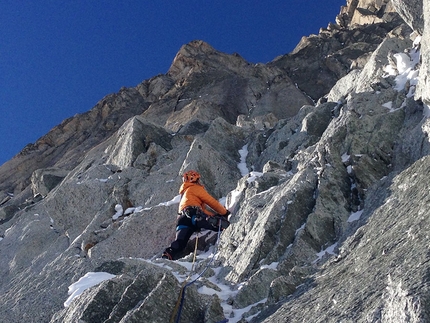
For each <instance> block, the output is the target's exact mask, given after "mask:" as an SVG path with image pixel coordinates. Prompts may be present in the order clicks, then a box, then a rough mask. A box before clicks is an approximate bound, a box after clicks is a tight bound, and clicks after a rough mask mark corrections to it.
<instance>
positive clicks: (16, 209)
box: [0, 1, 430, 323]
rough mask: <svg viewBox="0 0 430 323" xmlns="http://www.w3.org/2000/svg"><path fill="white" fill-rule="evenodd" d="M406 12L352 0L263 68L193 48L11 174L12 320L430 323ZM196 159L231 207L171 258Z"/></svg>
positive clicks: (411, 37) (2, 232) (5, 303)
mask: <svg viewBox="0 0 430 323" xmlns="http://www.w3.org/2000/svg"><path fill="white" fill-rule="evenodd" d="M397 2H399V1H397ZM408 7H409V6H408V5H405V7H404V8H405V9H404V10H412V9H406V8H408ZM393 8H398V4H396V5H393V3H392V2H389V1H349V2H348V4H347V6H346V7H344V8H342V9H341V14H340V15H339V16H338V20H339V23H338V24H337V25H334V24H331V25H329V27H328V28H327V29H322V30H321V32H320V34H319V35H314V36H310V37H307V38H304V39H303V40H302V41H301V42H300V44H298V46H297V48H296V49H295V51H293V52H292V53H290V54H288V55H285V56H283V57H279V58H277V59H275V60H274V61H273V62H271V63H269V64H267V65H261V64H258V65H253V64H249V63H247V62H246V61H244V60H243V59H242V58H241V57H240V56H239V55H237V54H233V55H229V54H225V53H221V52H219V51H216V50H215V49H214V48H212V47H211V46H210V45H208V44H206V43H204V42H202V41H193V42H191V43H189V44H186V45H184V46H183V47H182V48H181V49H180V50H179V52H178V54H177V56H176V57H175V59H174V60H173V63H172V66H171V67H170V69H169V71H168V73H166V74H165V75H158V76H155V77H153V78H152V79H150V80H146V81H144V82H142V83H141V84H139V85H138V86H136V87H135V88H132V89H122V90H121V91H120V92H119V93H118V94H114V95H110V96H107V97H106V98H105V99H103V100H102V101H100V102H99V103H98V104H97V105H96V107H94V108H93V109H92V110H91V111H89V112H88V113H85V114H82V115H78V116H75V117H73V118H71V119H68V120H66V121H64V122H63V123H62V124H61V125H59V126H57V127H55V128H54V129H53V130H52V131H51V132H50V133H48V134H47V135H46V136H44V137H42V138H41V139H40V140H38V141H37V142H36V143H35V144H34V145H32V146H29V147H27V148H26V149H25V150H23V152H22V153H21V154H20V155H18V156H16V157H15V158H14V159H12V160H11V161H9V162H8V163H6V164H5V165H3V166H2V167H1V168H0V179H2V180H3V182H2V184H0V185H1V186H0V188H1V192H2V194H4V197H3V198H2V200H1V202H0V255H1V259H2V262H1V263H0V313H1V316H2V317H4V318H7V321H8V322H11V323H14V322H23V321H26V322H64V323H67V322H78V321H79V322H91V323H97V322H105V323H106V322H112V323H113V322H123V323H125V322H168V321H170V320H172V318H175V317H177V316H178V315H181V317H180V319H179V321H180V322H196V323H197V322H205V323H207V322H216V323H218V322H222V321H224V322H225V319H229V320H230V321H231V322H252V323H257V322H339V321H345V322H375V323H376V322H426V321H428V320H429V313H428V306H427V303H428V302H429V293H428V290H429V280H428V274H427V272H428V265H427V263H428V260H429V259H428V251H427V244H428V243H427V242H428V241H427V240H428V236H429V234H430V233H429V232H428V231H429V230H428V228H429V227H430V226H429V225H428V223H427V221H428V220H427V216H426V215H427V205H428V203H429V200H428V197H427V195H428V194H426V193H427V191H428V188H427V186H428V185H427V182H428V180H427V173H428V172H429V167H430V159H429V155H430V142H429V140H428V137H429V133H430V122H429V119H428V118H427V116H428V115H427V111H428V106H427V103H428V98H427V95H428V92H429V91H428V82H427V71H428V68H429V64H428V62H427V60H428V53H427V52H423V48H427V47H428V35H426V32H425V30H427V29H426V28H424V32H423V35H422V38H421V42H420V37H419V30H418V27H415V22H414V21H415V20H414V18H410V19H409V18H408V17H409V16H410V15H408V14H405V13H402V14H400V16H402V17H403V19H405V20H406V21H403V19H401V18H400V16H399V15H398V14H396V13H394V11H392V10H393ZM427 18H428V5H427V4H425V3H424V22H425V24H426V23H427V22H428V19H427ZM340 21H341V22H340ZM362 23H365V25H362ZM318 46H320V48H318V51H317V47H318ZM426 46H427V47H426ZM320 53H324V55H322V56H321V55H320ZM419 58H421V60H420V59H419ZM293 66H295V67H297V68H298V69H299V70H300V71H301V73H299V74H300V75H299V74H297V75H296V74H294V73H293ZM317 70H318V71H319V72H318V73H317V72H316V71H317ZM302 74H303V75H307V76H306V78H307V80H305V77H304V76H302ZM418 74H419V78H418ZM295 83H297V84H298V88H297V87H296V86H295ZM302 90H306V93H304V92H303V91H302ZM307 95H311V97H312V99H313V100H314V101H317V103H315V104H314V103H313V101H312V100H310V99H309V98H308V97H307ZM36 166H38V167H37V168H36ZM11 167H17V171H16V172H15V173H14V174H10V169H11ZM188 169H197V170H198V171H199V172H200V173H201V175H202V180H203V184H204V185H205V187H206V189H207V190H208V191H209V192H210V193H211V194H212V195H213V196H215V197H216V198H217V199H220V200H221V201H222V202H223V203H225V204H226V205H227V207H228V208H229V209H230V210H231V211H232V213H233V214H232V216H231V219H230V220H231V225H230V226H229V227H228V228H227V229H226V230H224V231H223V232H222V233H220V236H218V234H217V233H216V232H212V231H208V232H201V233H199V234H196V235H194V236H193V237H192V238H191V240H190V243H189V246H188V247H187V249H186V250H185V252H184V255H183V258H181V259H180V260H179V261H175V262H172V261H168V260H164V259H160V258H159V257H160V254H161V252H162V250H163V249H164V248H165V247H166V246H167V245H168V244H169V243H170V241H171V240H172V239H173V237H174V235H175V225H176V212H177V207H178V202H179V199H180V196H179V192H178V188H179V186H180V184H181V177H180V176H179V175H180V174H181V173H183V172H184V171H185V170H188ZM30 181H31V184H30ZM218 237H219V239H218ZM196 247H197V252H196V258H194V256H193V252H194V250H195V248H196ZM194 259H195V260H194ZM90 274H91V275H97V274H103V276H104V277H107V278H105V280H103V281H102V282H98V284H96V285H91V287H88V288H86V289H85V291H83V292H82V293H81V294H79V295H69V294H68V292H70V289H69V287H71V286H76V284H77V283H79V282H80V283H83V282H82V280H81V279H83V278H85V277H88V276H91V275H90ZM187 282H190V283H191V284H189V285H188V286H187V288H186V291H185V293H184V294H183V295H184V297H185V302H183V303H182V306H180V305H179V304H180V302H178V301H180V300H181V293H182V291H183V287H184V286H185V284H186V283H187ZM179 313H180V314H179Z"/></svg>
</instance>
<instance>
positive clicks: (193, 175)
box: [182, 170, 200, 183]
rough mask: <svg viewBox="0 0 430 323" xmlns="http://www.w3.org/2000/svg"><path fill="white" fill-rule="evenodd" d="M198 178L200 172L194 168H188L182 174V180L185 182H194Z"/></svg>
mask: <svg viewBox="0 0 430 323" xmlns="http://www.w3.org/2000/svg"><path fill="white" fill-rule="evenodd" d="M199 179H200V174H199V173H197V172H196V171H195V170H189V171H188V172H185V173H184V175H182V181H183V182H185V183H194V182H197V181H198V180H199Z"/></svg>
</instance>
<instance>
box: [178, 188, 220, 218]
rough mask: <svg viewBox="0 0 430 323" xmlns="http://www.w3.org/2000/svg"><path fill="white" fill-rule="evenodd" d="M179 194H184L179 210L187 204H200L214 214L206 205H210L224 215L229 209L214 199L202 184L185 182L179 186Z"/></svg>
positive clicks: (204, 209)
mask: <svg viewBox="0 0 430 323" xmlns="http://www.w3.org/2000/svg"><path fill="white" fill-rule="evenodd" d="M179 194H181V195H182V198H181V202H180V203H179V212H181V211H182V210H183V209H184V208H186V207H187V206H198V207H200V208H201V209H202V210H203V212H205V213H206V214H207V215H209V216H212V215H214V214H213V213H212V212H210V211H209V210H207V209H206V205H208V206H209V207H210V208H211V209H213V210H214V211H215V212H217V213H218V214H221V215H224V214H226V213H227V209H226V208H225V207H224V206H222V204H221V203H220V202H218V201H217V200H216V199H214V198H213V197H212V196H211V195H210V194H209V193H208V192H207V191H206V190H205V188H204V187H203V185H201V184H198V183H188V182H187V183H183V184H182V185H181V187H180V188H179Z"/></svg>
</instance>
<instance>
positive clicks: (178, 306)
mask: <svg viewBox="0 0 430 323" xmlns="http://www.w3.org/2000/svg"><path fill="white" fill-rule="evenodd" d="M220 235H221V221H219V224H218V234H217V241H216V243H215V250H214V256H213V257H212V259H211V260H210V261H209V262H208V264H207V265H206V267H205V268H204V269H203V271H202V272H201V273H200V274H198V275H197V277H196V278H194V279H193V280H192V281H190V282H189V283H187V281H188V279H190V277H191V273H192V272H193V270H194V264H195V261H196V254H197V241H198V240H199V239H198V237H197V239H196V245H195V248H194V258H193V265H192V268H191V272H190V274H189V275H188V277H187V279H185V281H184V282H183V284H182V288H181V291H180V293H179V297H178V302H177V303H176V306H175V309H174V311H173V313H172V316H171V318H170V323H173V320H174V319H175V315H176V313H177V315H176V321H175V323H179V320H180V319H181V313H182V308H183V306H184V301H185V289H186V288H187V287H188V286H190V285H192V284H194V283H195V282H196V281H197V280H198V279H199V278H200V277H202V276H203V274H204V273H205V272H206V270H208V269H209V267H210V265H211V264H212V262H213V260H214V259H215V254H216V252H217V250H218V244H219V237H220ZM226 322H228V319H224V320H222V321H220V322H217V323H226Z"/></svg>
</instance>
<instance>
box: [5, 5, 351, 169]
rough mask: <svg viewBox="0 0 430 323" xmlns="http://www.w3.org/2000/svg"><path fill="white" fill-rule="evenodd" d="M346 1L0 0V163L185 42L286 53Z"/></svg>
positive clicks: (258, 56) (250, 54) (253, 57)
mask: <svg viewBox="0 0 430 323" xmlns="http://www.w3.org/2000/svg"><path fill="white" fill-rule="evenodd" d="M345 4H346V0H324V1H321V0H271V1H259V0H252V1H251V0H241V1H232V0H216V1H206V0H199V1H198V0H184V1H173V0H170V1H167V0H153V1H149V0H148V1H144V0H129V1H127V0H124V1H119V0H116V1H113V0H99V1H97V0H90V1H88V0H73V1H56V0H37V1H32V0H2V1H1V3H0V165H2V164H3V163H4V162H6V161H7V160H9V159H11V158H12V157H13V156H14V155H16V154H17V153H19V151H21V149H22V148H24V146H25V145H26V144H28V143H34V142H35V141H36V140H37V139H39V138H40V137H41V136H43V135H45V134H46V133H47V132H48V131H49V130H50V129H52V128H53V127H54V126H56V125H58V124H59V123H61V121H63V120H64V119H66V118H68V117H71V116H73V115H75V114H76V113H82V112H85V111H88V110H90V109H91V108H92V107H93V106H94V105H95V104H96V103H97V102H98V101H99V100H101V99H102V98H103V97H104V96H106V95H108V94H110V93H115V92H118V91H119V89H120V88H121V87H122V86H126V87H134V86H136V85H137V84H139V83H140V82H142V81H143V80H146V79H149V78H151V77H153V76H155V75H157V74H164V73H166V72H167V70H168V69H169V66H170V64H171V62H172V60H173V58H174V57H175V55H176V53H177V52H178V50H179V48H180V47H181V46H182V45H184V44H186V43H188V42H190V41H192V40H195V39H199V40H203V41H206V42H208V43H209V44H210V45H212V46H213V47H214V48H215V49H217V50H219V51H222V52H225V53H229V54H231V53H234V52H237V53H239V54H240V55H241V56H242V57H244V58H245V59H246V60H247V61H249V62H252V63H259V62H260V63H267V62H269V61H271V60H273V59H274V58H275V57H276V56H278V55H282V54H286V53H289V52H291V51H292V50H293V49H294V47H295V46H296V45H297V43H298V42H299V40H300V38H301V37H302V36H308V35H310V34H317V33H318V31H319V28H320V27H326V26H327V25H328V23H329V22H334V20H335V17H336V15H337V14H338V13H339V11H340V7H341V6H342V5H345Z"/></svg>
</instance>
